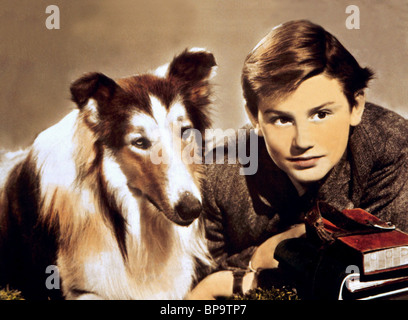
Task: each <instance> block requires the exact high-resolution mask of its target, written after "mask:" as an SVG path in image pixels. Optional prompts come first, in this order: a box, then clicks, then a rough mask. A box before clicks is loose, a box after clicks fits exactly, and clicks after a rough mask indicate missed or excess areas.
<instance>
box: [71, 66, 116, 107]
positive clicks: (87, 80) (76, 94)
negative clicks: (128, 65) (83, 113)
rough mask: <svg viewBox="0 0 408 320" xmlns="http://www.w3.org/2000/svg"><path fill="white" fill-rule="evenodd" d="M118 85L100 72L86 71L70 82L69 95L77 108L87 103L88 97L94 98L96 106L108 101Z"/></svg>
mask: <svg viewBox="0 0 408 320" xmlns="http://www.w3.org/2000/svg"><path fill="white" fill-rule="evenodd" d="M118 88H119V86H118V85H117V84H116V82H115V81H114V80H112V79H111V78H109V77H107V76H105V75H104V74H102V73H98V72H92V73H87V74H85V75H84V76H82V77H81V78H79V79H78V80H76V81H74V82H73V83H72V84H71V88H70V90H71V96H72V101H74V102H75V103H76V104H77V105H78V108H79V109H81V110H82V109H83V107H84V106H85V105H86V104H87V103H88V101H89V99H94V100H95V101H96V102H97V104H98V106H99V107H101V106H104V105H106V103H108V102H109V101H110V100H111V99H112V97H113V96H114V94H115V92H116V91H117V90H118Z"/></svg>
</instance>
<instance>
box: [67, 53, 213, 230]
mask: <svg viewBox="0 0 408 320" xmlns="http://www.w3.org/2000/svg"><path fill="white" fill-rule="evenodd" d="M215 67H216V62H215V59H214V56H213V55H212V54H211V53H209V52H207V51H205V50H202V49H193V50H186V51H184V52H183V53H181V54H180V55H178V56H176V57H175V58H174V59H173V61H172V62H171V63H169V64H168V65H166V66H165V67H162V68H160V73H161V74H158V72H157V74H144V75H135V76H132V77H129V78H124V79H119V80H116V81H115V80H113V79H111V78H109V77H107V76H105V75H104V74H101V73H89V74H86V75H84V76H83V77H81V78H80V79H78V80H77V81H75V82H74V83H73V84H72V85H71V94H72V100H73V101H74V102H75V103H76V104H77V105H78V107H79V109H80V112H81V116H82V118H83V119H84V121H85V123H86V124H87V126H89V128H90V129H91V130H92V131H93V132H94V135H95V137H96V139H97V141H98V142H97V143H98V145H99V146H100V148H103V150H104V152H105V153H108V154H109V155H110V157H112V158H113V159H114V161H115V162H116V163H117V164H118V165H119V166H120V170H121V171H122V173H123V174H124V176H125V177H126V180H127V186H128V187H129V189H130V190H131V191H132V192H133V194H134V196H136V197H141V198H142V199H143V200H145V203H146V205H153V206H154V207H155V208H156V209H157V210H158V211H160V212H161V213H163V214H164V215H165V216H166V217H167V218H168V219H169V220H171V221H173V222H175V223H177V224H179V225H189V224H190V223H191V222H192V221H193V220H194V219H195V218H197V217H198V215H199V214H200V212H201V196H200V191H199V172H200V167H201V166H200V160H198V161H195V160H197V158H196V157H195V155H194V154H195V153H196V151H197V150H200V146H201V143H202V140H201V138H200V137H197V135H199V134H201V137H204V130H205V129H206V128H208V127H209V126H210V118H209V106H210V104H211V101H210V94H211V88H210V84H209V82H208V80H209V78H210V76H211V75H212V73H213V72H214V69H215ZM197 133H198V134H197Z"/></svg>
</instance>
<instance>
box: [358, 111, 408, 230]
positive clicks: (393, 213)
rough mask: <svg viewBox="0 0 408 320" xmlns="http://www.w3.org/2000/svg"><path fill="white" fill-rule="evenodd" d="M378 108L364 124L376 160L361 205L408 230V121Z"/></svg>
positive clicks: (368, 142)
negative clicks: (374, 116) (374, 114)
mask: <svg viewBox="0 0 408 320" xmlns="http://www.w3.org/2000/svg"><path fill="white" fill-rule="evenodd" d="M376 111H377V112H376V118H371V119H369V120H370V123H369V124H368V125H367V126H365V127H364V128H363V129H364V130H365V132H364V134H365V136H366V137H367V140H366V141H365V143H367V144H370V149H371V150H372V154H371V155H370V157H371V158H372V159H373V162H372V168H371V171H370V174H369V175H368V179H367V182H366V186H365V189H364V192H363V194H362V198H361V207H363V208H364V209H366V210H367V211H369V212H371V213H372V214H374V215H377V216H378V217H379V218H381V219H383V220H385V221H391V222H392V223H394V224H395V225H396V226H397V227H398V228H400V229H401V230H403V231H408V121H407V120H406V119H404V118H402V117H400V116H399V115H397V114H396V113H394V112H391V111H388V110H386V109H382V108H381V109H380V108H379V109H378V110H376Z"/></svg>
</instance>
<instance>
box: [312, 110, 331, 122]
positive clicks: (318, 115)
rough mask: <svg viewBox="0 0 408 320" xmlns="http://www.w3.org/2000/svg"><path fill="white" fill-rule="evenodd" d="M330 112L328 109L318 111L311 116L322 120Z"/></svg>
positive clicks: (313, 118)
mask: <svg viewBox="0 0 408 320" xmlns="http://www.w3.org/2000/svg"><path fill="white" fill-rule="evenodd" d="M329 114H330V113H329V112H328V111H318V112H316V113H315V114H314V115H313V116H312V120H317V121H319V120H323V119H326V118H327V116H328V115H329Z"/></svg>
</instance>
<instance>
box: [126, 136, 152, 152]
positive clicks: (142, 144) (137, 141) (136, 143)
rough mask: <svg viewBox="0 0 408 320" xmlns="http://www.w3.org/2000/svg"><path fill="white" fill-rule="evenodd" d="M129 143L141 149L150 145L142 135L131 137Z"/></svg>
mask: <svg viewBox="0 0 408 320" xmlns="http://www.w3.org/2000/svg"><path fill="white" fill-rule="evenodd" d="M130 143H131V145H132V146H134V147H136V148H139V149H143V150H146V149H149V148H150V146H151V145H152V144H151V142H150V141H149V140H148V139H146V138H144V137H140V138H136V139H133V140H132V141H131V142H130Z"/></svg>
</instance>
